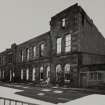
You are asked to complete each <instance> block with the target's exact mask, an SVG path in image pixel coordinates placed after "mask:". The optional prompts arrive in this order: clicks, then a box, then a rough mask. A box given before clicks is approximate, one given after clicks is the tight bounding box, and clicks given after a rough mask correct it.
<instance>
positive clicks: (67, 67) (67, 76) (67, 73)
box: [64, 64, 71, 82]
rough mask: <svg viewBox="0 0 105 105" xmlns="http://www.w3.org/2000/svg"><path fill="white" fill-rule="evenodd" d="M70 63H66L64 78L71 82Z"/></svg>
mask: <svg viewBox="0 0 105 105" xmlns="http://www.w3.org/2000/svg"><path fill="white" fill-rule="evenodd" d="M70 72H71V71H70V64H66V65H65V67H64V80H65V82H70Z"/></svg>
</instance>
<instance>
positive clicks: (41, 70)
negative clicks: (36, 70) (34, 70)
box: [40, 66, 44, 80]
mask: <svg viewBox="0 0 105 105" xmlns="http://www.w3.org/2000/svg"><path fill="white" fill-rule="evenodd" d="M43 70H44V68H43V66H41V67H40V80H43V79H44V72H43Z"/></svg>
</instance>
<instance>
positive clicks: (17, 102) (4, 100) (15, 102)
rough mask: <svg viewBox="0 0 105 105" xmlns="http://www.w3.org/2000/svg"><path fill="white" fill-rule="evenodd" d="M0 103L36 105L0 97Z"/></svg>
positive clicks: (1, 104) (4, 104)
mask: <svg viewBox="0 0 105 105" xmlns="http://www.w3.org/2000/svg"><path fill="white" fill-rule="evenodd" d="M0 105H37V104H32V103H28V102H23V101H18V100H14V99H9V98H4V97H0Z"/></svg>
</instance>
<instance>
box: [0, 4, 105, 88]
mask: <svg viewBox="0 0 105 105" xmlns="http://www.w3.org/2000/svg"><path fill="white" fill-rule="evenodd" d="M0 80H1V81H6V82H33V83H34V84H38V83H40V81H49V84H52V85H59V86H69V87H89V86H93V85H99V84H101V83H104V82H105V39H104V37H103V36H102V34H101V33H100V32H99V30H98V29H97V27H96V26H95V25H94V23H93V21H92V20H91V19H90V18H89V16H88V15H87V14H86V13H85V11H84V10H83V9H82V8H81V7H80V6H78V4H75V5H72V6H71V7H69V8H67V9H65V10H63V11H62V12H60V13H58V14H56V15H55V16H53V17H52V18H51V21H50V31H49V32H46V33H44V34H42V35H39V36H38V37H35V38H33V39H31V40H28V41H26V42H24V43H21V44H19V45H16V44H12V45H11V48H10V49H7V50H5V51H3V52H1V53H0Z"/></svg>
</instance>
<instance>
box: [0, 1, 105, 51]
mask: <svg viewBox="0 0 105 105" xmlns="http://www.w3.org/2000/svg"><path fill="white" fill-rule="evenodd" d="M76 2H78V3H79V5H81V6H82V8H83V9H84V10H85V11H86V13H87V14H88V15H89V17H90V18H92V19H93V21H94V23H95V24H96V26H97V27H98V29H99V30H100V32H101V33H102V34H103V35H104V36H105V0H0V52H1V51H3V50H5V49H6V48H10V46H11V44H12V43H17V44H20V43H22V42H24V41H27V40H29V39H31V38H33V37H35V36H38V35H40V34H42V33H44V32H47V31H48V30H49V21H50V18H51V17H52V16H54V15H55V14H56V13H58V12H60V11H62V10H63V9H65V8H67V7H69V6H70V5H73V4H74V3H76Z"/></svg>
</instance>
